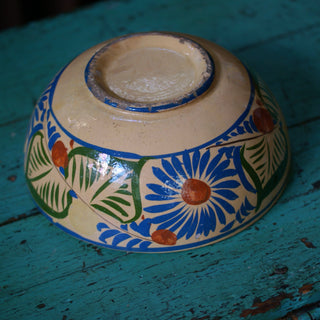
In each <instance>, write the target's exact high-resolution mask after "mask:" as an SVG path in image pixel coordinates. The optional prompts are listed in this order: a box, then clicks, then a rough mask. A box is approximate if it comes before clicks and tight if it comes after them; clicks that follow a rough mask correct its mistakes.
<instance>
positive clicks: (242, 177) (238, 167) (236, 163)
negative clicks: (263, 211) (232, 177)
mask: <svg viewBox="0 0 320 320" xmlns="http://www.w3.org/2000/svg"><path fill="white" fill-rule="evenodd" d="M240 148H241V147H237V148H235V150H234V158H233V159H234V160H233V162H234V166H235V168H236V170H237V172H238V175H239V178H240V181H241V183H242V184H243V186H244V187H245V188H246V189H247V190H248V191H250V192H253V193H256V189H255V188H254V187H253V186H252V185H251V183H250V182H249V181H248V179H247V178H246V175H245V173H244V172H243V167H242V164H241V158H240Z"/></svg>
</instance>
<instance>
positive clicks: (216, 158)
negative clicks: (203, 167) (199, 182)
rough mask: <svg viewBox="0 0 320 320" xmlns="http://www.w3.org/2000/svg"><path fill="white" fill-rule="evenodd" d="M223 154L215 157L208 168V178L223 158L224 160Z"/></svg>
mask: <svg viewBox="0 0 320 320" xmlns="http://www.w3.org/2000/svg"><path fill="white" fill-rule="evenodd" d="M222 156H223V154H222V153H219V154H218V155H217V156H215V157H214V158H213V159H212V160H211V161H210V163H209V165H208V168H207V172H206V176H208V175H209V174H211V173H212V171H213V170H214V168H215V167H216V166H217V165H218V163H219V162H220V160H221V158H222Z"/></svg>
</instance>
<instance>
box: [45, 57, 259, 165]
mask: <svg viewBox="0 0 320 320" xmlns="http://www.w3.org/2000/svg"><path fill="white" fill-rule="evenodd" d="M70 63H71V62H70ZM68 65H69V64H68ZM68 65H66V66H65V67H64V68H63V69H62V70H61V71H60V72H59V73H58V74H57V76H56V77H55V78H54V80H53V81H52V83H51V84H50V87H49V89H48V92H49V110H50V113H51V115H52V117H53V118H54V120H55V121H56V123H57V125H58V126H59V127H60V129H61V130H62V131H63V132H64V133H65V134H66V135H67V136H68V137H70V139H72V140H74V141H75V142H76V143H78V144H80V145H82V146H84V147H87V148H91V149H94V150H96V151H98V152H101V153H106V154H109V155H111V156H114V157H120V158H126V159H141V158H142V157H145V156H148V157H152V158H158V159H159V158H160V159H161V158H167V157H172V156H179V155H182V154H184V152H194V151H196V150H199V149H202V148H206V147H208V146H210V145H213V144H215V143H217V142H219V140H221V139H223V138H224V137H225V136H227V135H228V134H230V133H231V132H232V131H233V130H235V129H236V128H237V127H238V126H239V125H240V124H241V123H242V122H243V121H244V119H245V118H246V117H247V115H248V114H249V111H250V109H251V106H252V103H253V101H254V96H255V88H254V84H253V79H252V76H251V74H250V72H249V70H248V69H246V70H247V74H248V78H249V81H250V97H249V101H248V104H247V107H246V109H245V111H244V112H243V113H242V114H241V116H240V117H239V118H238V119H237V121H236V122H235V123H234V124H233V125H232V126H231V127H230V128H229V129H228V130H226V131H225V132H223V133H222V134H220V135H219V136H217V137H215V138H213V139H212V140H210V141H208V142H205V143H203V144H202V145H199V146H197V147H194V148H191V149H187V150H181V151H178V152H174V153H168V154H158V155H140V154H137V153H132V152H124V151H118V150H113V149H108V148H103V147H99V146H97V145H94V144H91V143H88V142H86V141H83V140H81V139H79V138H78V137H76V136H74V135H73V134H71V133H70V132H69V131H67V130H66V129H65V128H64V127H63V126H62V125H61V123H60V122H59V121H58V119H57V117H56V116H55V114H54V112H53V110H52V100H53V96H54V92H55V89H56V86H57V83H58V80H59V78H60V77H61V75H62V73H63V72H64V70H65V69H66V67H67V66H68Z"/></svg>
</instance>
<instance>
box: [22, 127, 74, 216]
mask: <svg viewBox="0 0 320 320" xmlns="http://www.w3.org/2000/svg"><path fill="white" fill-rule="evenodd" d="M49 159H50V157H49V155H48V154H47V151H46V148H45V144H44V137H43V133H42V132H40V131H38V132H37V133H35V134H34V136H33V137H32V139H31V142H30V144H29V150H28V154H27V157H26V179H27V184H28V187H29V189H30V191H31V194H32V196H33V197H34V199H35V201H36V202H37V204H38V205H39V207H40V208H41V209H42V210H43V211H44V212H46V213H48V214H49V215H51V216H53V217H55V218H60V219H61V218H64V217H66V216H67V215H68V209H69V207H70V205H71V203H72V197H71V195H70V194H69V190H70V188H69V187H68V186H67V184H66V183H65V181H64V178H63V176H62V175H61V173H60V172H59V170H58V168H56V167H55V166H54V164H53V163H52V162H51V161H50V160H49ZM57 177H61V179H60V180H59V178H58V179H57Z"/></svg>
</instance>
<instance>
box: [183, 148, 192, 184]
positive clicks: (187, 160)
mask: <svg viewBox="0 0 320 320" xmlns="http://www.w3.org/2000/svg"><path fill="white" fill-rule="evenodd" d="M182 159H183V164H184V167H185V168H186V171H187V174H188V176H189V178H192V167H191V161H190V155H189V153H188V152H187V151H185V152H184V153H183V156H182Z"/></svg>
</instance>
